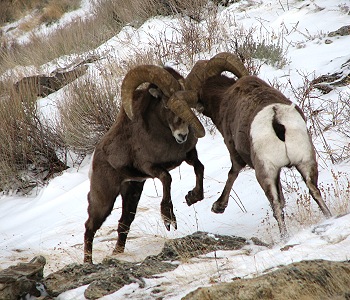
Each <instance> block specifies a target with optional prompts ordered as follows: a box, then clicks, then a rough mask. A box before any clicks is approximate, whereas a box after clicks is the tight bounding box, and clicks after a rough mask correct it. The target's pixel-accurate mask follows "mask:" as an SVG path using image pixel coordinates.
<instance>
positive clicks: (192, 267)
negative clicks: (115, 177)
mask: <svg viewBox="0 0 350 300" xmlns="http://www.w3.org/2000/svg"><path fill="white" fill-rule="evenodd" d="M84 3H85V5H87V3H88V1H85V2H84ZM251 4H252V2H251V1H240V2H238V3H235V4H232V5H231V6H229V7H228V8H225V9H222V10H221V11H220V12H219V15H218V17H219V18H220V19H222V20H229V19H230V20H231V21H232V20H235V22H237V23H238V24H240V25H242V26H243V27H245V28H250V27H251V26H255V27H258V28H259V31H260V32H263V33H264V34H266V35H268V34H270V35H271V33H276V34H282V33H283V36H284V39H285V44H286V51H287V57H288V59H289V61H290V63H289V64H288V65H287V66H285V67H284V68H282V69H275V68H273V67H271V66H266V65H264V66H262V68H261V72H260V74H259V76H260V77H261V78H262V79H265V80H267V81H270V82H272V81H273V80H277V81H278V82H280V83H286V82H287V81H288V80H290V81H291V82H292V83H293V86H295V87H300V86H302V84H303V78H302V76H301V75H300V74H308V75H309V76H311V80H312V79H313V78H312V76H314V77H317V76H320V75H324V74H327V73H329V74H332V73H334V72H337V71H339V70H340V68H341V65H342V64H343V63H345V62H346V61H348V60H349V59H350V55H349V51H348V49H349V40H350V37H349V36H344V37H332V38H328V37H327V38H328V39H330V40H332V41H333V43H331V44H325V42H324V40H325V39H326V34H327V33H328V32H329V31H333V30H336V29H338V28H339V27H341V26H343V25H348V24H349V21H350V16H349V15H348V14H346V13H344V12H342V10H341V9H340V6H341V5H343V4H344V0H340V1H338V0H332V1H329V0H318V1H302V2H300V1H277V0H271V1H264V3H260V2H258V3H254V4H253V5H251ZM287 4H288V5H289V7H288V5H287ZM87 7H88V5H87ZM85 8H86V7H85ZM320 8H323V9H320ZM84 13H86V9H85V10H84ZM71 16H75V15H74V14H72V15H71ZM66 18H67V20H69V16H68V17H66ZM177 24H178V22H177V20H176V19H172V18H164V17H158V18H153V19H150V20H148V21H147V22H146V23H145V24H143V25H142V26H141V27H140V28H138V29H135V28H132V27H130V26H127V27H125V28H124V29H123V30H122V31H121V32H120V33H119V34H117V35H116V36H115V37H114V38H112V39H111V40H109V41H107V42H106V43H105V44H103V45H101V46H100V47H99V48H97V49H95V52H96V53H98V54H100V55H101V56H102V57H105V56H112V57H115V58H116V59H118V60H120V61H122V60H123V59H126V58H127V57H129V56H132V55H133V53H135V51H137V49H138V48H143V49H147V48H149V47H152V44H151V42H152V41H155V40H156V39H159V38H161V37H165V36H166V37H167V38H171V37H174V38H176V35H177V34H179V31H177V30H176V26H177ZM225 24H230V25H229V26H234V22H226V23H225ZM200 56H202V57H211V56H212V53H210V55H209V54H208V53H202V54H200ZM108 61H109V60H106V62H105V63H106V64H107V63H108ZM168 63H169V64H171V65H173V64H176V62H174V61H172V62H171V61H169V62H168ZM177 67H179V70H180V71H181V72H183V73H187V72H188V71H189V69H188V68H187V69H186V66H184V65H178V66H175V68H177ZM283 92H284V93H285V94H286V95H287V96H289V97H291V99H292V100H293V101H294V100H295V99H293V93H292V92H291V91H290V89H289V88H288V87H285V90H284V91H283ZM338 93H343V94H344V95H349V93H350V90H349V87H348V86H347V87H342V88H338V90H337V92H331V93H330V94H328V95H327V96H326V97H328V98H331V99H333V101H337V99H338ZM60 97H62V94H60V92H57V93H54V94H51V95H50V96H48V97H47V98H44V99H41V102H40V103H41V106H42V110H43V114H44V115H50V114H51V113H54V110H52V107H53V105H54V104H53V103H54V102H55V101H59V98H60ZM328 138H329V141H330V140H332V139H333V140H334V142H335V143H339V147H343V146H344V145H346V144H347V145H348V144H349V139H348V138H347V139H345V138H344V137H343V136H341V135H337V133H336V132H330V133H329V136H328V137H327V139H328ZM339 138H342V139H343V140H341V141H339ZM337 139H338V140H337ZM315 145H316V148H317V150H318V153H319V154H320V155H321V156H320V157H319V163H320V170H319V171H320V172H319V182H320V185H321V186H323V187H327V186H332V187H334V186H338V187H339V189H340V190H341V191H343V192H344V191H345V190H346V185H347V184H348V182H349V181H348V178H349V173H350V169H349V162H346V161H345V162H342V163H338V164H336V165H332V164H331V162H330V161H329V158H328V157H327V156H326V155H325V154H324V149H323V148H322V143H321V142H320V141H319V140H318V139H316V141H315ZM197 149H198V153H199V158H200V160H201V161H202V162H203V164H204V165H205V178H204V187H205V190H204V193H205V199H204V200H203V201H201V202H199V203H196V204H195V205H193V206H191V207H188V206H187V204H186V202H185V199H184V197H185V195H186V194H187V192H188V191H189V190H191V189H192V187H193V186H194V184H195V176H194V173H193V169H192V167H190V166H188V165H186V164H185V163H184V164H182V165H181V166H180V167H179V168H177V169H175V170H173V171H172V172H171V175H172V178H173V183H172V199H173V204H174V209H175V214H176V217H177V223H178V230H176V231H174V230H173V229H172V230H171V231H170V232H167V231H166V229H165V227H164V225H163V223H162V220H161V217H160V209H159V205H160V200H161V191H162V188H161V184H160V182H159V180H147V182H146V184H145V188H144V191H143V194H142V197H141V200H140V204H139V207H138V211H137V214H136V218H135V221H134V222H133V224H132V227H131V230H130V234H129V239H128V241H127V244H126V249H125V253H123V254H119V255H118V256H117V257H119V258H120V259H125V260H129V261H139V260H141V259H143V258H145V257H146V256H148V255H151V254H156V253H157V252H159V251H160V250H161V248H162V245H163V243H164V240H165V239H169V238H176V237H181V236H184V235H187V234H191V233H193V232H195V231H206V232H209V233H218V234H224V235H235V236H241V237H245V238H247V239H251V238H252V237H259V238H260V239H261V240H263V241H265V242H268V243H272V247H270V248H266V247H262V246H256V245H253V243H250V244H249V245H248V246H246V247H245V248H243V249H241V250H237V251H218V252H216V253H215V255H214V254H213V253H211V254H208V255H206V256H203V257H201V258H200V259H198V258H193V259H190V260H188V261H186V262H183V263H182V264H180V265H179V267H178V268H177V269H175V270H174V271H172V272H168V273H165V274H162V275H161V276H158V277H157V278H152V279H146V280H145V283H146V286H145V288H140V287H139V286H138V284H136V283H133V284H130V285H128V286H125V287H123V288H122V289H120V290H119V291H117V292H116V293H114V294H112V295H109V296H105V297H103V298H101V299H105V300H107V299H154V298H155V296H154V295H151V292H150V291H151V290H152V287H155V286H162V288H163V291H162V292H161V294H157V296H160V295H161V296H163V299H169V300H170V299H174V300H175V299H180V298H181V297H183V296H184V295H186V294H187V293H188V292H190V291H191V290H194V289H195V288H197V287H199V286H208V285H210V284H211V282H213V281H216V282H225V281H230V280H231V279H232V278H234V277H242V278H246V277H252V276H256V275H259V274H261V273H262V272H263V271H265V270H267V269H273V268H276V267H277V266H280V265H286V264H289V263H292V262H298V261H301V260H311V259H327V260H335V261H344V260H348V259H349V250H350V237H349V236H350V227H349V224H350V215H349V214H345V215H342V216H339V217H333V218H331V219H328V220H325V219H324V218H323V217H322V215H321V214H320V213H319V210H318V207H317V206H316V205H314V204H312V205H311V212H310V213H309V214H308V212H304V213H305V214H303V215H304V216H305V217H304V220H303V221H305V222H301V221H300V220H299V219H297V218H295V217H293V213H297V214H298V212H300V215H302V213H303V207H301V208H300V207H299V206H297V204H296V197H297V194H296V193H295V191H293V190H292V191H290V189H288V188H287V185H288V184H287V183H288V182H290V184H294V185H295V186H296V188H299V189H300V192H301V193H302V194H307V192H306V188H305V185H303V183H302V181H301V179H300V177H298V175H297V174H296V172H295V171H287V172H286V174H285V175H284V176H282V177H283V178H284V181H283V186H284V188H285V190H286V193H285V196H286V201H287V204H286V212H287V227H288V230H289V232H290V234H291V237H290V238H289V240H287V241H283V240H281V239H280V237H279V233H278V228H277V225H276V222H275V220H274V218H273V217H272V211H271V209H270V207H269V203H268V201H267V199H266V197H265V195H264V193H263V191H262V190H261V188H260V186H259V185H258V183H257V181H256V179H255V175H254V171H253V170H251V169H245V170H244V171H242V172H241V174H240V175H239V176H238V179H237V180H236V182H235V183H234V191H232V192H231V198H230V202H229V205H228V207H227V209H226V211H225V213H224V214H218V215H217V214H214V213H212V212H211V205H212V204H213V202H214V201H215V200H217V198H218V197H219V195H220V193H221V191H222V190H223V187H224V184H225V182H226V179H227V173H228V171H229V168H230V159H229V155H228V151H227V149H226V147H225V145H224V143H223V139H222V137H221V136H220V134H219V133H216V134H214V135H211V134H209V133H207V135H206V136H205V137H204V138H202V139H200V140H199V142H198V146H197ZM89 164H90V158H86V159H85V160H84V162H83V163H82V165H81V166H80V167H79V168H77V167H72V168H70V169H68V170H67V171H65V172H64V173H63V174H62V175H60V176H57V177H56V178H54V179H53V180H51V181H50V182H49V183H48V184H47V186H45V187H41V188H38V189H36V190H35V191H33V192H32V193H31V194H30V195H28V196H19V195H3V196H2V197H1V199H0V257H1V262H0V268H1V269H4V268H6V267H8V266H10V265H13V264H16V263H18V262H22V261H24V262H27V261H29V260H30V259H32V258H33V257H34V256H37V255H43V256H45V257H46V259H47V265H46V267H45V270H44V272H45V275H48V274H49V273H51V272H52V271H55V270H58V269H59V268H61V267H63V266H64V265H66V264H68V263H72V262H76V263H82V259H83V234H84V222H85V221H86V219H87V200H86V195H87V193H88V191H89V180H88V170H89ZM332 171H333V172H334V173H335V174H338V172H342V173H341V174H342V175H341V178H340V179H339V181H338V182H336V181H335V179H334V175H332ZM290 184H289V185H290ZM339 184H340V186H339ZM334 194H335V188H334V190H331V191H328V192H327V194H326V195H325V197H326V201H327V203H328V204H329V206H330V207H331V210H332V211H333V212H334V213H335V214H337V213H338V210H337V207H338V206H340V205H341V204H342V202H343V203H346V202H348V201H349V199H348V198H347V197H348V196H349V193H347V194H346V193H344V195H340V196H339V197H337V196H336V195H334ZM339 198H340V199H339ZM348 212H349V211H348V209H347V211H346V213H348ZM343 213H344V212H343ZM120 214H121V201H120V198H117V200H116V202H115V206H114V209H113V211H112V214H111V215H110V216H109V218H108V219H107V220H106V221H105V223H104V224H103V226H102V228H101V229H100V230H99V231H98V233H97V235H96V238H95V240H94V252H93V256H94V262H95V263H97V262H101V261H102V259H103V258H104V257H105V256H108V255H110V254H111V252H112V249H113V248H114V244H115V239H116V237H117V232H116V228H117V222H118V219H119V217H120ZM308 219H310V220H315V221H314V222H313V223H312V224H310V220H308ZM285 246H290V247H285ZM281 249H284V251H282V250H281ZM85 289H86V286H85V287H80V288H78V289H75V290H72V291H68V292H66V293H63V294H62V295H60V296H59V297H58V299H60V300H69V299H78V300H79V299H81V300H83V299H85V298H84V296H83V292H84V290H85Z"/></svg>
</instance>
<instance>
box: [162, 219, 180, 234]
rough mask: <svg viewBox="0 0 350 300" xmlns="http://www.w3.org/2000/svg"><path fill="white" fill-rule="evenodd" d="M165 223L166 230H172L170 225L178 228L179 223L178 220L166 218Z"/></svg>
mask: <svg viewBox="0 0 350 300" xmlns="http://www.w3.org/2000/svg"><path fill="white" fill-rule="evenodd" d="M164 225H165V228H166V230H168V231H170V227H171V226H173V227H174V229H175V230H177V223H176V220H173V221H170V220H164Z"/></svg>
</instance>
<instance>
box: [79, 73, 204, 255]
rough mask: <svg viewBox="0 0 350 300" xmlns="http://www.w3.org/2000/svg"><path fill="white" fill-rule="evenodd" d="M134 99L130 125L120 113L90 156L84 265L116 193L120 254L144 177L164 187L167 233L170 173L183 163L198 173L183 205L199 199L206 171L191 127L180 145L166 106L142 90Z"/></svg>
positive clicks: (170, 220)
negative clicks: (118, 199) (171, 127)
mask: <svg viewBox="0 0 350 300" xmlns="http://www.w3.org/2000/svg"><path fill="white" fill-rule="evenodd" d="M173 76H174V75H173ZM178 76H179V75H178ZM177 79H178V78H177ZM163 97H164V96H163ZM134 100H136V101H134V104H135V105H134V111H135V116H134V119H133V120H130V119H129V118H128V116H127V115H126V113H125V111H124V110H123V108H121V110H120V112H119V114H118V116H117V119H116V121H115V123H114V124H113V126H112V127H111V128H110V130H109V131H108V132H107V133H106V134H105V135H104V137H103V138H102V140H101V141H100V142H99V143H98V145H97V146H96V149H95V152H94V156H93V160H92V172H91V183H90V192H89V194H88V200H89V207H88V214H89V218H88V220H87V221H86V223H85V229H86V230H85V237H84V243H85V248H84V261H85V262H92V243H93V239H94V235H95V233H96V231H97V230H98V229H99V228H100V227H101V225H102V223H103V222H104V221H105V219H106V218H107V216H108V215H109V214H110V213H111V211H112V208H113V205H114V202H115V200H116V198H117V196H118V195H119V194H120V195H121V197H122V215H121V218H120V220H119V225H118V241H117V245H116V247H115V250H114V252H113V253H119V252H123V251H124V248H125V242H126V239H127V235H128V231H129V228H130V225H131V223H132V221H133V220H134V217H135V214H136V209H137V205H138V202H139V199H140V196H141V193H142V189H143V185H144V182H145V180H146V179H147V178H158V179H159V180H160V181H161V182H162V184H163V198H162V201H161V214H162V217H163V220H164V223H165V226H166V227H167V229H168V230H170V225H173V226H174V227H175V228H176V218H175V215H174V212H173V205H172V202H171V195H170V194H171V193H170V188H171V181H172V179H171V176H170V174H169V172H168V171H169V170H171V169H173V168H175V167H177V166H179V165H180V164H181V163H182V162H183V161H186V162H187V163H188V164H190V165H192V166H193V167H194V171H195V174H196V186H195V188H194V189H193V190H192V191H190V192H189V193H188V194H187V196H186V201H187V203H188V204H189V205H191V204H193V203H195V202H197V201H199V200H202V199H203V172H204V167H203V165H202V164H201V162H200V161H199V160H198V157H197V151H196V148H195V146H196V143H197V138H196V137H195V136H194V133H193V130H192V128H189V134H188V138H187V140H186V142H184V143H182V144H179V143H177V142H176V141H175V139H174V137H173V135H172V132H171V130H170V128H169V122H170V123H171V121H172V120H174V118H175V115H174V114H173V113H172V112H171V111H170V110H169V109H167V108H166V107H164V104H163V103H164V101H162V99H156V98H154V97H153V96H151V94H150V93H149V91H148V88H146V89H143V90H136V91H135V92H134ZM163 100H164V99H163ZM173 125H174V124H173Z"/></svg>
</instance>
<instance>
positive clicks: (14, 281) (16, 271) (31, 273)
mask: <svg viewBox="0 0 350 300" xmlns="http://www.w3.org/2000/svg"><path fill="white" fill-rule="evenodd" d="M45 264H46V259H45V258H44V257H43V256H38V257H35V258H34V259H32V260H31V261H30V262H29V263H19V264H17V265H15V266H11V267H9V268H7V269H5V270H2V271H0V299H3V300H17V299H20V298H21V297H25V295H27V294H30V295H33V296H35V297H40V296H43V295H44V296H45V295H46V294H45V290H44V287H43V285H42V283H41V282H42V280H43V270H44V266H45Z"/></svg>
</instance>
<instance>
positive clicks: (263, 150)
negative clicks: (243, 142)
mask: <svg viewBox="0 0 350 300" xmlns="http://www.w3.org/2000/svg"><path fill="white" fill-rule="evenodd" d="M274 116H275V118H276V119H277V120H278V123H280V124H283V125H284V127H285V129H286V132H285V141H281V140H280V139H279V138H278V137H277V135H276V133H275V131H274V129H273V127H272V121H273V118H274ZM250 135H251V138H252V148H253V149H252V150H253V151H254V152H255V153H256V157H257V159H259V160H260V161H263V162H264V164H265V165H269V166H271V167H272V166H273V167H275V168H281V167H284V166H288V165H296V164H298V163H300V162H302V161H307V160H310V159H311V158H312V153H313V152H312V145H311V143H310V139H309V135H308V132H307V128H306V124H305V121H304V119H303V118H302V117H301V115H300V114H299V112H298V111H297V110H296V109H295V106H294V104H292V105H287V104H280V103H276V104H271V105H268V106H266V107H264V108H263V109H262V110H261V111H260V112H259V113H258V114H257V115H256V116H255V118H254V120H253V122H252V125H251V129H250ZM253 164H254V162H253Z"/></svg>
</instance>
